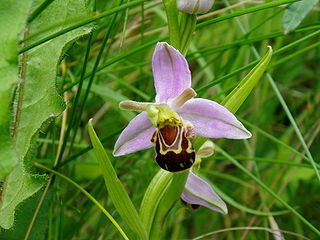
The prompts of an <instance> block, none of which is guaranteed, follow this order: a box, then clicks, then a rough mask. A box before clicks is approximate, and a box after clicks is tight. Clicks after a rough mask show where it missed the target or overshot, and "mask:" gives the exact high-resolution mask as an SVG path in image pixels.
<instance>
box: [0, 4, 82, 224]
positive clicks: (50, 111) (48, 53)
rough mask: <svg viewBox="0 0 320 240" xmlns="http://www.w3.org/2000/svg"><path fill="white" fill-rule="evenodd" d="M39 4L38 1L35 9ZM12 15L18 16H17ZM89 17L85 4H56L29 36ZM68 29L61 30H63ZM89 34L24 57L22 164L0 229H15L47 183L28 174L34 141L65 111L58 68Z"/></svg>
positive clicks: (17, 131)
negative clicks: (20, 209) (22, 208)
mask: <svg viewBox="0 0 320 240" xmlns="http://www.w3.org/2000/svg"><path fill="white" fill-rule="evenodd" d="M39 2H40V1H35V2H34V3H33V4H34V6H36V5H37V4H38V3H39ZM19 3H20V2H19ZM17 9H19V7H17ZM12 15H13V16H14V15H15V13H12ZM86 15H87V13H86V9H85V2H84V1H78V0H70V1H64V0H55V1H54V2H53V3H52V4H50V6H49V7H48V8H47V9H45V10H44V11H43V12H42V13H41V14H40V15H39V16H38V17H37V18H35V19H34V21H33V22H32V23H31V24H30V26H28V32H29V33H30V34H32V33H35V32H37V31H41V30H42V29H45V28H47V27H48V26H49V24H53V23H61V22H63V21H67V19H69V18H73V17H74V16H86ZM65 27H66V26H61V28H65ZM86 33H87V31H84V30H83V29H77V30H74V31H71V32H68V33H66V34H64V35H62V36H60V37H57V38H55V39H53V40H51V41H48V42H46V43H45V44H42V45H40V46H38V47H36V48H33V49H32V50H30V51H28V52H26V53H24V54H23V56H22V57H21V61H22V65H21V68H22V71H23V74H22V79H21V83H20V84H19V88H18V90H17V97H16V98H17V99H16V103H17V104H16V109H14V110H15V111H14V112H15V114H16V115H15V117H14V120H15V123H14V126H13V135H14V139H15V145H14V148H15V152H16V154H17V156H18V158H19V161H20V162H19V165H18V166H17V167H16V169H14V170H13V171H14V172H12V173H11V174H10V175H9V176H8V178H7V179H6V183H5V184H6V185H5V186H6V187H5V188H4V191H3V192H2V199H5V201H3V202H2V204H1V206H0V216H1V217H0V218H1V223H0V225H1V226H2V227H4V228H10V227H11V226H12V225H13V223H14V211H15V208H16V207H17V205H18V204H19V203H21V202H22V201H23V200H25V199H26V198H28V197H30V196H32V195H33V194H34V193H35V192H37V191H38V190H39V189H40V188H41V187H42V186H43V184H44V183H45V180H44V177H39V176H37V175H31V174H29V173H28V170H27V169H28V168H27V167H26V165H28V162H29V161H30V159H31V156H29V155H30V154H28V153H29V150H30V147H31V146H32V139H33V138H34V137H35V136H36V134H37V133H38V131H39V129H40V128H41V126H42V125H43V124H44V123H45V122H46V121H48V119H49V118H52V117H56V116H58V115H60V114H61V113H62V111H63V110H64V107H65V104H64V102H63V99H62V98H61V96H60V95H59V94H58V93H57V90H56V88H55V81H56V74H57V64H58V63H59V61H60V59H61V56H62V55H63V54H64V52H65V51H66V49H67V47H68V46H70V44H71V43H72V42H74V41H75V40H76V39H77V38H79V37H80V36H82V35H84V34H86ZM46 34H50V32H49V33H46ZM39 37H41V36H40V35H39ZM36 40H37V39H34V41H36ZM27 44H30V43H29V42H28V43H27ZM27 155H28V156H27ZM13 183H14V184H13ZM17 186H18V187H19V186H20V188H21V189H20V190H19V188H17ZM8 203H10V204H8Z"/></svg>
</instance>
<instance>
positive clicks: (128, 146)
mask: <svg viewBox="0 0 320 240" xmlns="http://www.w3.org/2000/svg"><path fill="white" fill-rule="evenodd" d="M154 131H155V127H154V126H153V125H152V123H151V121H150V120H149V118H148V117H147V113H146V112H142V113H140V114H138V115H137V116H136V117H135V118H133V119H132V120H131V121H130V122H129V124H128V126H127V127H126V128H125V129H124V130H123V131H122V132H121V134H120V136H119V138H118V140H117V142H116V144H115V146H114V150H113V155H114V156H121V155H126V154H129V153H132V152H137V151H140V150H143V149H147V148H150V147H152V146H154V144H153V143H152V142H151V141H150V139H151V137H152V135H153V133H154Z"/></svg>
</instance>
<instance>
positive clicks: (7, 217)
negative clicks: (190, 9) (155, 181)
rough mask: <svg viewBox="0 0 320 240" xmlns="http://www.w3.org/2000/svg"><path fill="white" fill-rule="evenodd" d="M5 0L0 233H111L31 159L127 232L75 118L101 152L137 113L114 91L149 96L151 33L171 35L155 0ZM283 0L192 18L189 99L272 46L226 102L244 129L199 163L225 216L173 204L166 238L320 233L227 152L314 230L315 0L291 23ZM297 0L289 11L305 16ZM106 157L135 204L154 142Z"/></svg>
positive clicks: (211, 90)
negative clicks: (249, 80) (239, 96)
mask: <svg viewBox="0 0 320 240" xmlns="http://www.w3.org/2000/svg"><path fill="white" fill-rule="evenodd" d="M6 2H7V1H5V0H1V1H0V5H1V6H2V7H1V6H0V13H1V14H2V16H1V17H0V19H1V20H2V22H3V24H1V27H0V32H2V33H1V34H0V39H1V40H0V50H1V51H0V53H1V55H2V58H3V59H6V61H3V62H0V63H1V64H2V65H0V66H1V67H2V68H1V69H0V70H1V71H2V72H1V75H0V81H1V82H2V81H3V84H2V83H1V84H2V89H0V93H1V95H0V97H1V99H0V100H1V103H0V107H1V113H0V114H1V115H0V121H1V122H0V123H1V124H0V126H1V128H0V130H1V138H2V140H1V141H2V143H0V147H1V150H0V152H1V153H0V157H1V161H2V163H1V164H0V165H1V168H0V169H1V174H0V177H1V178H3V181H2V182H0V186H1V188H2V197H1V202H0V204H1V205H0V225H1V226H2V227H3V229H2V231H1V232H0V239H25V238H26V239H120V238H121V235H120V234H119V233H118V231H117V229H116V228H115V227H114V225H113V224H111V222H110V221H109V220H108V219H107V218H106V216H105V215H103V214H102V212H101V210H100V209H99V208H97V207H96V205H95V204H93V203H92V202H91V201H90V199H89V198H88V197H86V196H85V195H83V194H82V193H81V192H80V191H79V189H77V188H75V187H74V186H73V185H71V184H69V183H68V182H67V181H65V179H63V178H60V177H57V176H56V177H54V176H53V175H50V174H46V175H44V173H45V172H44V171H43V170H41V169H39V168H37V167H35V166H34V165H33V164H32V163H33V162H38V163H41V164H43V165H45V166H47V167H48V168H55V169H56V170H57V171H58V172H60V173H62V174H63V175H65V176H67V177H68V178H70V179H72V180H74V181H75V182H76V183H78V184H79V185H81V186H82V187H83V188H84V189H86V190H87V191H88V192H90V194H91V195H92V196H94V197H95V198H96V199H97V200H98V201H99V202H100V203H101V204H102V205H103V206H104V207H105V209H107V210H108V212H109V213H111V214H112V215H113V217H114V218H115V219H116V221H117V222H118V223H119V225H121V227H122V228H123V229H124V230H125V231H129V230H128V229H127V226H126V224H124V222H123V220H122V219H121V218H120V217H119V215H118V213H117V211H116V210H115V208H114V205H113V204H112V202H111V200H110V199H109V197H108V193H107V190H106V188H105V184H104V179H103V177H102V175H101V169H100V167H99V165H98V162H97V160H96V158H95V155H94V154H93V152H92V151H91V148H92V147H91V143H90V139H89V136H88V132H87V127H86V125H87V122H88V120H89V119H90V118H93V125H94V127H95V130H96V132H97V134H98V136H99V138H100V140H101V141H102V142H103V144H104V147H105V149H106V151H107V152H108V153H110V156H111V155H112V154H111V152H112V150H113V146H114V143H115V141H116V139H117V137H118V135H119V133H120V132H121V130H122V129H123V128H124V127H125V126H126V125H127V123H128V122H129V121H130V119H131V118H132V117H133V116H134V115H135V113H133V112H127V111H120V110H119V108H118V104H119V102H120V101H121V100H125V99H133V100H136V101H152V100H153V99H154V96H155V90H154V87H153V77H152V71H151V56H152V52H153V50H154V46H155V44H156V42H158V41H168V39H167V38H168V32H167V25H166V15H165V12H164V9H163V5H162V3H161V2H160V1H143V0H137V1H133V0H124V1H120V0H119V1H117V0H115V1H99V0H97V1H94V0H89V1H85V2H84V1H78V0H77V1H76V0H71V1H62V0H55V1H48V0H46V1H31V0H26V1H21V2H23V3H21V2H20V1H12V3H6ZM8 2H9V1H8ZM290 2H294V1H284V0H281V1H258V0H257V1H253V0H245V1H234V0H230V1H229V0H223V1H220V0H217V1H216V2H215V4H214V7H213V8H212V9H211V11H210V12H209V13H207V14H205V15H201V16H199V21H198V26H197V29H196V32H195V35H194V38H193V41H192V44H191V47H190V50H189V52H188V54H187V56H186V58H187V60H188V62H189V65H190V68H191V71H192V76H193V82H192V85H193V88H194V89H195V90H196V91H197V93H198V97H204V98H208V99H211V100H214V101H217V102H221V101H222V100H223V99H224V97H225V96H226V95H227V94H228V93H229V92H230V91H231V90H232V89H233V88H234V87H235V86H236V85H237V83H238V82H239V81H240V80H241V79H242V78H243V77H244V76H245V75H246V74H247V73H248V71H249V70H250V69H252V68H253V66H254V65H255V64H256V63H257V62H256V61H257V60H258V59H260V56H263V55H264V54H265V52H266V51H267V46H268V45H271V46H272V47H273V50H274V54H273V58H272V61H271V63H270V64H269V68H268V74H266V75H265V76H264V77H263V78H262V79H261V81H260V82H259V83H258V85H257V86H256V87H255V89H254V91H253V92H252V93H251V95H250V96H249V98H248V99H247V100H246V102H245V103H244V104H243V105H242V106H241V108H240V109H239V110H238V112H237V116H238V117H239V119H241V121H242V122H243V123H244V125H245V126H246V127H247V128H248V129H249V130H250V131H251V132H252V134H253V137H252V138H251V139H249V140H227V139H221V140H218V141H215V144H216V145H217V146H219V147H218V148H217V149H216V152H215V155H214V156H212V157H210V158H207V159H204V160H203V161H202V163H201V169H200V173H201V174H202V176H203V177H205V178H206V180H208V181H209V182H210V183H211V184H212V185H213V186H214V188H215V190H216V191H217V193H219V195H220V196H221V197H222V199H223V200H224V201H225V202H226V203H227V205H228V209H229V214H228V215H221V214H219V213H216V212H212V211H210V210H208V209H206V208H203V207H201V208H199V209H198V210H196V211H190V210H188V209H186V208H184V207H182V205H181V204H179V205H178V206H176V207H175V211H173V212H172V214H170V216H169V218H168V222H167V225H168V226H169V227H168V229H167V233H166V236H167V237H166V239H282V237H283V238H285V239H303V237H304V238H307V239H317V237H319V236H318V235H317V234H316V232H315V231H314V230H312V227H310V226H308V225H306V224H304V223H303V222H302V221H301V220H300V219H299V218H298V217H297V216H296V215H294V214H292V212H290V211H289V210H288V209H287V208H285V207H284V206H283V205H282V204H281V203H279V202H278V201H277V200H276V199H275V198H274V197H273V196H271V195H270V194H269V193H268V192H266V191H265V190H264V189H263V188H262V187H261V185H260V184H258V183H257V182H256V181H254V180H253V179H252V178H251V177H250V176H249V175H248V174H246V173H245V172H243V171H242V170H241V169H239V167H238V166H236V165H234V164H233V163H232V161H230V158H233V159H236V160H238V161H239V162H240V163H241V164H242V166H244V167H245V168H246V169H247V170H248V171H250V172H251V173H252V174H254V175H255V176H256V177H257V178H259V179H260V180H261V181H262V182H263V183H264V184H265V185H267V186H268V187H269V188H270V189H272V190H273V191H274V192H275V193H276V194H277V195H278V196H280V197H281V198H282V199H284V200H285V201H286V203H287V204H289V205H290V206H292V207H293V208H294V209H295V210H297V211H298V212H299V213H300V214H301V215H302V216H303V217H304V218H305V219H307V220H308V221H309V222H310V223H311V226H313V227H314V228H318V229H319V222H320V219H319V209H320V195H319V192H320V184H319V181H320V177H319V172H318V171H319V165H318V164H319V159H320V151H319V147H318V146H319V144H320V139H319V131H320V120H319V116H320V107H319V106H320V91H319V89H320V81H319V80H320V77H319V76H320V65H319V62H320V47H319V45H320V41H319V40H320V39H319V34H320V29H319V27H320V22H319V20H320V17H319V16H320V15H319V8H318V7H317V6H316V7H314V8H313V9H312V10H311V11H310V12H309V14H308V15H307V16H306V18H305V19H304V20H303V21H302V22H301V24H300V25H299V26H298V27H297V28H295V27H294V24H295V23H292V22H289V23H288V22H286V21H285V18H284V17H283V16H284V12H285V11H287V10H286V9H287V5H284V4H285V3H290ZM304 2H306V1H304ZM314 2H317V1H314ZM272 4H273V5H272ZM306 8H307V6H304V7H302V8H300V9H298V12H295V14H297V16H301V15H303V13H302V12H303V11H304V10H305V9H306ZM311 8H312V7H311ZM311 8H310V9H311ZM299 11H300V12H299ZM4 13H6V14H4ZM287 14H288V13H287ZM297 18H298V17H294V18H293V19H295V20H297ZM299 23H300V21H299V19H298V24H299ZM10 32H11V33H10ZM284 32H287V33H286V34H285V33H284ZM18 34H20V35H19V36H20V37H19V39H20V42H19V47H18V48H17V44H18V43H17V41H15V40H14V39H15V38H16V36H17V35H18ZM3 46H5V47H3ZM16 56H19V58H18V59H17V57H16ZM8 59H9V60H8ZM11 60H12V61H11ZM4 62H6V63H8V64H7V65H5V64H3V63H4ZM18 69H19V71H20V77H19V78H18V77H17V73H18ZM6 99H10V100H9V101H8V100H6ZM283 100H284V101H283ZM64 102H65V104H64ZM64 109H66V110H65V111H63V110H64ZM13 149H14V150H13ZM221 149H223V150H221ZM225 152H226V153H228V154H224V153H225ZM112 163H113V165H114V167H115V169H116V172H117V174H118V176H119V178H120V179H121V181H122V183H123V184H124V185H125V187H126V189H127V190H128V192H129V195H130V197H131V199H132V201H133V203H134V204H135V206H137V207H138V206H139V204H140V202H141V200H142V197H143V194H144V192H145V190H146V188H147V186H148V184H149V182H150V181H151V179H152V177H153V176H154V175H155V174H156V172H157V171H158V170H159V167H158V165H157V164H156V162H155V159H154V150H153V149H149V150H145V151H141V152H137V153H133V154H130V155H127V156H123V157H119V158H112ZM48 180H49V182H50V183H51V184H48ZM46 186H47V187H46ZM35 216H36V217H35ZM270 229H276V230H278V231H276V232H274V231H273V232H272V231H271V230H270ZM219 231H220V233H218V232H219ZM280 231H282V233H280ZM129 232H130V231H129ZM206 235H208V236H206ZM277 237H278V238H277Z"/></svg>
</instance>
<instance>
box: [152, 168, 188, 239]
mask: <svg viewBox="0 0 320 240" xmlns="http://www.w3.org/2000/svg"><path fill="white" fill-rule="evenodd" d="M188 175H189V171H183V172H180V173H175V174H173V176H172V181H171V183H170V185H169V186H168V188H167V190H166V192H165V193H164V195H163V197H162V199H161V200H160V202H159V205H158V208H157V212H156V215H155V218H154V221H153V224H152V228H151V232H150V239H163V238H162V233H163V225H164V223H165V219H166V218H167V216H168V214H169V212H170V210H171V209H172V208H173V207H174V205H175V204H176V203H177V201H178V200H179V199H180V196H181V194H182V192H183V189H184V186H185V183H186V181H187V178H188Z"/></svg>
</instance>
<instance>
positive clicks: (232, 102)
mask: <svg viewBox="0 0 320 240" xmlns="http://www.w3.org/2000/svg"><path fill="white" fill-rule="evenodd" d="M268 48H269V50H268V52H267V53H266V55H265V56H264V57H263V58H262V59H261V60H260V62H259V63H258V64H257V65H256V66H255V67H254V68H253V69H252V70H251V71H250V72H249V73H248V75H247V76H245V77H244V79H242V80H241V81H240V83H239V84H238V86H236V87H235V88H234V89H233V90H232V92H231V93H229V95H228V96H227V97H226V98H225V99H224V100H223V101H222V103H221V104H222V105H223V106H225V107H226V108H227V109H229V110H230V111H231V112H233V113H235V112H236V111H237V110H238V109H239V107H240V106H241V105H242V103H243V102H244V101H245V100H246V98H247V97H248V95H249V94H250V92H251V91H252V89H253V88H254V86H255V85H256V84H257V83H258V81H259V79H260V78H261V77H262V75H263V73H264V71H265V70H266V68H267V67H268V64H269V62H270V59H271V57H272V48H271V47H270V46H269V47H268Z"/></svg>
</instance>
